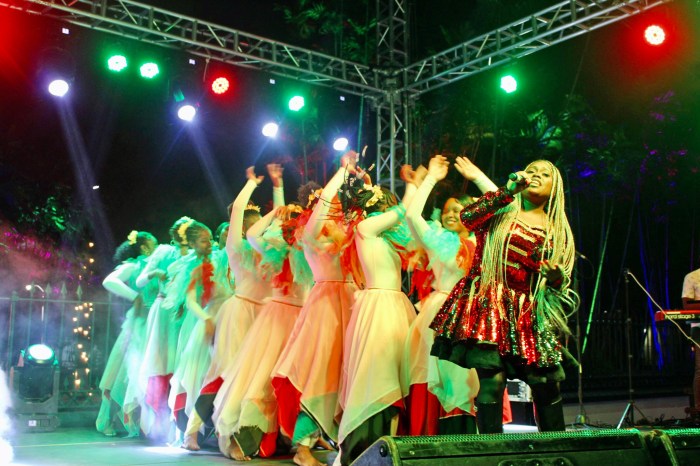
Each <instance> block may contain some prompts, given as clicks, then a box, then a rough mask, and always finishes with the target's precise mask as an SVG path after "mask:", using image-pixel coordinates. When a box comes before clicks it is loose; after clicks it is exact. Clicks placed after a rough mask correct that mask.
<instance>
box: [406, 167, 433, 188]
mask: <svg viewBox="0 0 700 466" xmlns="http://www.w3.org/2000/svg"><path fill="white" fill-rule="evenodd" d="M427 174H428V171H427V170H426V169H425V167H424V166H422V165H419V166H418V168H416V169H415V170H414V169H413V167H411V166H410V165H408V164H406V165H403V166H402V167H401V171H400V172H399V175H400V176H401V179H402V180H403V181H404V182H405V183H406V184H409V183H410V184H414V185H416V186H419V185H420V184H421V183H422V182H423V179H424V178H425V175H427Z"/></svg>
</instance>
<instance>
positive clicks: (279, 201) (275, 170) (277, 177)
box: [267, 163, 285, 208]
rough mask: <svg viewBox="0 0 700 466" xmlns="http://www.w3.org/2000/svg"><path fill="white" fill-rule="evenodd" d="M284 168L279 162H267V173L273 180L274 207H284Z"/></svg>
mask: <svg viewBox="0 0 700 466" xmlns="http://www.w3.org/2000/svg"><path fill="white" fill-rule="evenodd" d="M283 171H284V168H282V165H280V164H278V163H269V164H267V173H268V175H270V180H271V181H272V207H273V208H276V207H282V206H283V205H285V202H284V181H283V180H282V172H283Z"/></svg>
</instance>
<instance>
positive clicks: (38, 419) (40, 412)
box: [10, 344, 60, 432]
mask: <svg viewBox="0 0 700 466" xmlns="http://www.w3.org/2000/svg"><path fill="white" fill-rule="evenodd" d="M59 374H60V371H59V365H58V359H57V358H56V354H55V352H54V350H53V349H51V348H50V347H49V346H46V345H44V344H34V345H30V346H29V347H27V348H26V349H25V350H23V351H21V352H20V357H19V361H18V363H17V365H16V366H13V367H12V368H11V369H10V386H11V387H12V393H13V403H12V405H13V410H14V412H15V415H16V417H17V419H18V421H19V422H18V423H17V427H18V428H19V429H20V430H25V431H33V432H47V431H51V430H54V429H55V428H56V427H58V425H59V420H58V388H59V387H58V385H59Z"/></svg>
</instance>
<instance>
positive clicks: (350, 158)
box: [340, 150, 360, 173]
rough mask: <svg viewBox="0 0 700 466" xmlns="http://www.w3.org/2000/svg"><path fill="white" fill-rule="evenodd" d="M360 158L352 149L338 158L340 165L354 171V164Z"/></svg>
mask: <svg viewBox="0 0 700 466" xmlns="http://www.w3.org/2000/svg"><path fill="white" fill-rule="evenodd" d="M359 160H360V154H358V153H357V152H355V151H354V150H351V151H348V152H346V153H345V154H343V156H342V157H341V158H340V166H341V167H342V168H345V169H347V170H349V171H350V172H352V173H354V170H355V166H356V165H357V162H358V161H359Z"/></svg>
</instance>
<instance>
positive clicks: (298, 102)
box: [289, 95, 304, 112]
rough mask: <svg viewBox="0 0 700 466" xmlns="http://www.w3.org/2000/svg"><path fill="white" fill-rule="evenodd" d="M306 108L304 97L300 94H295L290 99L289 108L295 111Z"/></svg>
mask: <svg viewBox="0 0 700 466" xmlns="http://www.w3.org/2000/svg"><path fill="white" fill-rule="evenodd" d="M302 108H304V98H303V97H302V96H300V95H295V96H294V97H292V98H291V99H289V110H291V111H293V112H298V111H299V110H301V109H302Z"/></svg>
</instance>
